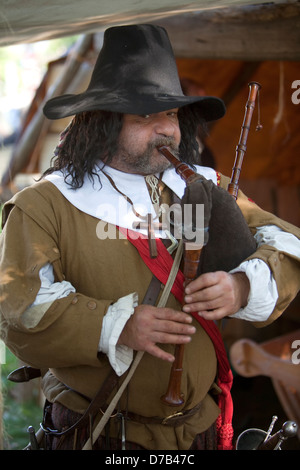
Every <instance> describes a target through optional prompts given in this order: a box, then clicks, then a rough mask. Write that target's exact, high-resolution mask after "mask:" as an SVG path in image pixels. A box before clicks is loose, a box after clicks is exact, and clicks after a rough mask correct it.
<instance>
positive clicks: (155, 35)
mask: <svg viewBox="0 0 300 470" xmlns="http://www.w3.org/2000/svg"><path fill="white" fill-rule="evenodd" d="M193 104H194V105H195V107H196V108H197V110H198V115H199V117H202V118H203V119H205V120H213V119H219V118H220V117H222V116H223V115H224V112H225V107H224V103H223V102H222V101H221V100H219V99H218V98H215V97H200V96H185V95H184V94H183V92H182V89H181V85H180V80H179V76H178V70H177V65H176V61H175V57H174V52H173V49H172V46H171V43H170V40H169V37H168V34H167V32H166V30H165V29H164V28H163V27H161V26H154V25H151V24H141V25H129V26H114V27H111V28H108V29H107V30H106V31H105V33H104V38H103V46H102V49H101V51H100V53H99V56H98V59H97V61H96V64H95V67H94V71H93V73H92V76H91V80H90V83H89V86H88V88H87V89H86V91H84V92H83V93H80V94H78V95H70V94H66V95H62V96H58V97H55V98H52V99H50V100H49V101H47V103H46V104H45V106H44V108H43V111H44V114H45V115H46V116H47V117H48V118H49V119H60V118H64V117H66V116H72V115H74V114H78V113H82V112H85V111H94V110H96V111H99V110H103V111H112V112H117V113H124V114H152V113H159V112H162V111H166V110H168V109H173V108H180V107H182V106H188V105H193Z"/></svg>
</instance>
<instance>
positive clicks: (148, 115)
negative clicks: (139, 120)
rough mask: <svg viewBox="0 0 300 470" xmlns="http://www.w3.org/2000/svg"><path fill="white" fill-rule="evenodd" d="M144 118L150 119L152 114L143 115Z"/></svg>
mask: <svg viewBox="0 0 300 470" xmlns="http://www.w3.org/2000/svg"><path fill="white" fill-rule="evenodd" d="M142 117H143V118H144V119H149V117H150V114H142Z"/></svg>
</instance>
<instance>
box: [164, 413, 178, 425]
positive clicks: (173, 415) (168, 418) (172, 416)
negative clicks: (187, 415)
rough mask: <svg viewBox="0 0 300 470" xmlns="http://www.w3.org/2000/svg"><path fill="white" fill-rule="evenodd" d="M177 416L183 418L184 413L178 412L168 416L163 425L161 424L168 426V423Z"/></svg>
mask: <svg viewBox="0 0 300 470" xmlns="http://www.w3.org/2000/svg"><path fill="white" fill-rule="evenodd" d="M177 416H183V412H182V411H177V413H173V414H172V415H169V416H167V417H166V418H164V419H163V420H162V423H161V424H165V425H166V424H168V421H169V420H170V419H172V418H176V417H177Z"/></svg>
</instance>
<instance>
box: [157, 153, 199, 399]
mask: <svg viewBox="0 0 300 470" xmlns="http://www.w3.org/2000/svg"><path fill="white" fill-rule="evenodd" d="M159 151H160V152H161V153H162V154H163V155H164V156H165V157H166V158H167V159H168V160H169V161H170V162H171V163H172V164H173V166H174V167H175V170H176V172H177V173H178V174H179V175H180V177H181V178H182V179H183V180H184V181H185V183H186V184H187V185H188V184H191V183H193V182H195V181H198V180H201V179H202V176H201V175H198V174H197V173H195V172H194V171H193V170H192V169H191V168H190V167H189V166H188V165H186V164H185V163H183V162H181V161H180V160H179V159H178V158H177V157H175V155H173V154H172V153H171V152H170V151H169V149H168V148H167V147H160V148H159ZM202 246H203V245H199V244H196V243H192V242H186V241H184V264H183V274H184V279H185V285H186V286H187V285H188V284H189V283H190V282H191V281H192V280H193V279H195V278H196V276H197V269H198V264H199V260H200V256H201V250H202ZM183 353H184V345H183V344H176V345H175V352H174V355H175V360H174V362H173V364H172V368H171V373H170V378H169V384H168V389H167V392H166V393H165V395H163V396H162V397H161V401H162V402H163V403H164V404H166V405H169V406H180V405H182V404H183V403H184V397H183V395H182V393H181V377H182V372H183V369H182V363H183Z"/></svg>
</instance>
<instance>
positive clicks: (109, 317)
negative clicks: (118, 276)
mask: <svg viewBox="0 0 300 470" xmlns="http://www.w3.org/2000/svg"><path fill="white" fill-rule="evenodd" d="M137 305H138V296H137V294H136V293H133V294H129V295H127V296H126V297H122V298H121V299H119V300H118V301H117V302H116V303H114V304H113V305H111V306H110V307H109V308H108V310H107V312H106V315H105V317H104V318H103V323H102V330H101V338H100V342H99V351H101V352H104V353H105V354H107V356H108V359H109V362H110V365H111V366H112V367H113V369H114V371H115V372H116V374H118V375H122V374H123V373H124V372H126V370H127V369H128V367H129V366H130V364H131V361H132V358H133V350H132V349H130V348H128V347H127V346H125V345H117V342H118V339H119V336H120V334H121V332H122V330H123V328H124V325H125V323H126V322H127V320H128V319H129V318H130V316H131V315H132V314H133V312H134V308H135V307H136V306H137Z"/></svg>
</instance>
